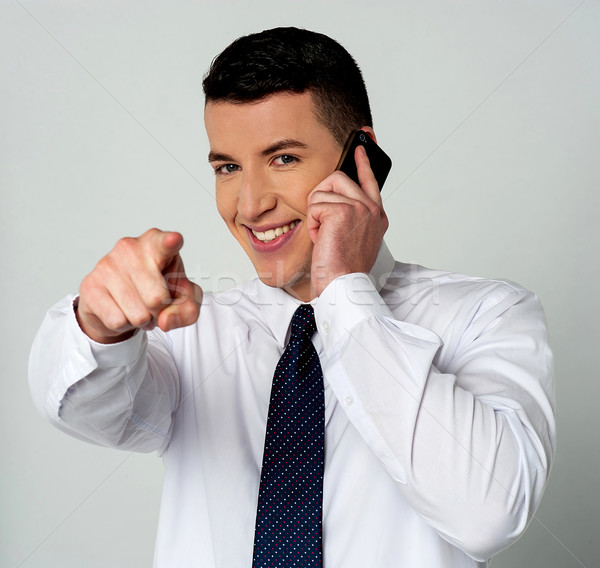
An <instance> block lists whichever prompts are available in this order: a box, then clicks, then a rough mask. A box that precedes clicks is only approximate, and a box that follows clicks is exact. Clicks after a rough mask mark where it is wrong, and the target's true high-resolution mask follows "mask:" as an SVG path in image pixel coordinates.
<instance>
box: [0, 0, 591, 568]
mask: <svg viewBox="0 0 600 568" xmlns="http://www.w3.org/2000/svg"><path fill="white" fill-rule="evenodd" d="M288 24H291V25H297V26H303V27H308V28H312V29H315V30H318V31H323V32H325V33H327V34H329V35H331V36H333V37H335V38H336V39H338V40H339V41H340V42H341V43H342V44H344V45H345V46H346V47H347V48H348V49H349V51H350V52H351V53H352V54H353V55H354V56H355V57H356V59H357V60H358V62H359V64H360V65H361V67H362V68H363V71H364V74H365V78H366V82H367V85H368V88H369V92H370V95H371V99H372V103H373V112H374V118H375V130H376V132H377V135H378V138H379V141H380V143H381V145H382V146H383V147H384V148H385V149H386V150H387V151H388V153H389V154H390V155H391V156H392V157H393V159H394V168H393V170H392V173H391V175H390V178H389V180H388V182H387V184H386V188H385V190H384V195H385V202H384V203H385V207H386V208H387V211H388V213H389V216H390V218H391V223H392V225H391V228H390V230H389V232H388V236H387V238H386V240H387V242H388V245H389V246H390V248H391V250H392V252H393V253H394V254H395V256H396V257H397V258H399V259H402V260H405V261H415V262H419V263H421V264H425V265H428V266H432V267H436V268H446V269H451V270H454V271H460V272H464V273H468V274H475V275H481V276H490V277H504V278H508V279H510V280H515V281H517V282H520V283H522V284H523V285H525V286H527V287H529V288H531V289H533V290H535V291H536V292H537V293H538V294H539V296H540V297H541V299H542V301H543V303H544V306H545V309H546V312H547V316H548V320H549V324H550V328H551V339H552V343H553V346H554V349H555V355H556V390H557V398H558V425H559V453H558V458H557V462H556V465H555V468H554V471H553V473H552V477H551V480H550V483H549V485H548V489H547V493H546V496H545V499H544V501H543V503H542V505H541V507H540V509H539V510H538V512H537V514H536V516H535V518H534V520H533V521H532V523H531V526H530V527H529V529H528V531H527V533H526V534H525V536H524V537H523V538H522V539H521V540H520V541H519V542H518V543H517V544H516V545H515V546H513V547H512V548H511V549H510V550H508V551H506V552H504V553H502V554H500V555H499V556H498V557H497V558H496V559H494V560H493V562H492V565H493V567H494V568H506V567H521V566H527V567H528V568H534V567H544V568H548V567H560V568H563V567H580V566H584V567H586V568H591V567H593V566H595V567H599V566H600V544H599V542H598V541H599V539H598V532H599V530H598V526H599V524H600V522H599V521H600V484H599V483H598V478H599V477H600V449H599V448H600V441H599V436H598V432H597V420H596V419H595V415H596V416H597V414H598V413H597V411H596V405H597V403H598V400H599V398H600V389H599V381H598V373H597V372H596V364H595V358H596V355H597V352H598V348H599V347H598V343H599V339H600V337H599V333H598V329H597V317H596V314H597V313H598V304H599V299H598V298H599V295H598V291H597V282H598V276H599V261H598V257H599V255H598V236H597V230H596V226H597V221H596V217H597V211H598V206H599V198H598V191H597V189H598V182H599V172H600V167H599V165H598V162H599V159H600V154H599V148H600V134H599V130H600V129H599V128H598V126H599V122H600V106H599V100H600V73H599V63H598V62H599V61H600V41H599V39H598V38H599V37H600V32H599V30H600V6H599V2H598V1H595V0H587V1H584V2H581V1H580V0H552V1H541V0H539V1H523V0H519V1H518V2H517V1H505V2H482V1H475V0H463V1H444V2H441V1H433V2H432V1H426V2H422V1H421V2H419V1H416V0H414V1H398V2H391V1H388V2H374V5H373V6H371V7H367V3H366V2H365V1H364V0H363V1H361V2H357V1H352V0H350V1H348V0H347V1H345V2H343V3H342V2H325V1H324V0H319V1H306V2H289V3H283V2H271V1H268V0H254V1H253V2H242V1H223V2H221V3H220V4H218V5H217V3H215V2H204V1H202V2H191V1H185V2H184V1H175V2H169V3H167V2H164V3H161V2H141V1H135V2H134V1H130V2H127V3H125V2H121V1H119V2H117V1H105V2H75V1H74V0H73V1H58V0H51V1H37V0H36V1H34V0H21V1H20V2H16V1H10V0H2V1H1V3H0V72H1V81H2V82H1V85H2V87H1V91H0V113H1V118H0V151H1V154H0V166H1V171H0V187H1V199H2V205H1V209H0V227H1V231H2V249H1V255H2V256H1V259H2V267H3V270H2V273H1V276H0V278H1V282H2V288H1V291H2V296H1V297H2V315H3V317H2V319H1V322H0V326H1V331H0V333H1V338H2V357H1V359H0V365H1V377H2V380H1V382H0V420H1V421H2V423H1V432H2V438H1V444H2V446H1V451H2V458H1V464H0V468H1V469H0V476H1V479H2V483H1V489H0V491H1V493H0V499H1V502H0V515H1V522H0V565H1V566H3V567H10V568H15V567H17V566H23V567H26V568H32V567H44V568H52V567H54V566H61V567H62V568H68V567H81V566H86V567H106V566H110V567H128V568H129V567H132V566H134V567H137V566H140V567H143V566H150V565H151V559H152V555H153V545H154V536H155V530H156V523H157V517H158V512H159V498H160V491H161V479H162V463H161V461H160V460H159V459H157V458H156V456H154V455H130V454H127V453H123V452H117V451H113V450H108V449H103V448H98V447H93V446H90V445H86V444H84V443H82V442H79V441H76V440H72V439H70V438H68V437H67V436H64V435H63V434H61V433H59V432H58V431H55V430H54V429H53V428H51V427H50V426H49V425H48V424H46V423H45V422H44V421H43V420H42V418H40V417H39V416H38V415H37V414H36V412H35V411H34V409H33V407H32V404H31V402H30V398H29V392H28V387H27V378H26V368H27V357H28V351H29V346H30V344H31V341H32V339H33V336H34V334H35V332H36V330H37V327H38V325H39V323H40V321H41V318H42V317H43V314H44V312H45V310H46V309H47V308H48V307H49V306H50V305H52V304H53V303H54V302H56V301H57V300H58V299H60V298H61V297H62V296H63V295H65V294H66V293H68V292H71V291H76V290H77V288H78V284H79V281H80V280H81V278H82V277H83V276H84V275H85V274H86V273H87V272H88V271H89V270H90V269H91V268H92V267H93V265H94V264H95V262H96V261H97V260H98V259H99V258H100V257H101V256H102V255H103V254H105V253H106V252H107V251H108V250H109V249H110V248H111V247H112V245H113V244H114V242H115V241H116V240H117V239H118V238H119V237H121V236H125V235H137V234H140V233H141V232H143V231H144V230H146V229H147V228H149V227H151V226H158V227H161V228H164V229H173V230H179V231H181V232H182V233H183V234H184V236H185V238H186V244H185V247H184V250H183V255H184V260H185V261H186V265H187V268H188V272H189V273H190V274H191V275H192V276H193V277H194V278H195V279H196V281H197V282H199V283H201V284H202V285H204V287H205V288H207V289H217V288H227V287H229V286H231V285H232V284H233V283H235V282H237V281H239V280H241V279H243V278H247V277H249V276H251V275H252V269H251V266H250V265H249V263H248V261H247V260H246V259H245V258H244V256H243V253H242V251H241V249H240V250H238V245H237V243H236V242H235V241H234V240H233V238H231V237H230V236H229V233H228V232H227V230H226V228H225V226H224V225H223V224H222V222H221V220H220V218H219V217H218V214H217V212H216V209H215V203H214V198H213V190H212V186H213V179H212V175H213V174H212V171H211V170H210V168H209V167H208V165H207V163H206V155H207V151H208V148H207V142H206V139H205V134H204V129H203V124H202V107H203V100H202V95H201V79H202V75H203V73H204V72H205V71H206V69H207V67H208V65H209V62H210V60H211V59H212V57H213V56H214V55H216V54H217V53H218V52H219V51H220V50H221V49H222V48H224V47H225V46H226V45H227V44H228V43H229V42H230V41H231V40H233V39H234V38H235V37H237V36H239V35H241V34H244V33H250V32H254V31H258V30H261V29H264V28H268V27H273V26H276V25H288ZM222 225H223V226H222Z"/></svg>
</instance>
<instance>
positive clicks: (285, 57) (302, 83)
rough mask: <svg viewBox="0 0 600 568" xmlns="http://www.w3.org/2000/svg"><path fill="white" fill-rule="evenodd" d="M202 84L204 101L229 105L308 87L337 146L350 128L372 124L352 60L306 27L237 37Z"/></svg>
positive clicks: (321, 35)
mask: <svg viewBox="0 0 600 568" xmlns="http://www.w3.org/2000/svg"><path fill="white" fill-rule="evenodd" d="M202 87H203V89H204V94H205V96H206V102H209V101H225V102H230V103H247V102H253V101H259V100H261V99H264V98H265V97H268V96H269V95H271V94H273V93H277V92H281V91H291V92H295V93H303V92H305V91H310V92H311V93H312V94H313V96H314V102H315V111H316V116H317V119H318V120H319V121H320V122H321V123H322V124H323V125H324V126H326V127H327V128H328V129H329V131H330V132H331V133H332V134H333V136H334V138H335V139H336V140H337V141H338V142H339V143H340V145H343V144H344V142H345V141H346V137H347V136H348V134H349V133H350V131H351V130H354V129H357V128H360V127H361V126H372V125H373V119H372V117H371V109H370V106H369V98H368V96H367V90H366V87H365V83H364V80H363V78H362V74H361V72H360V69H359V68H358V65H357V64H356V61H354V59H353V58H352V56H351V55H350V54H349V53H348V52H347V51H346V50H345V49H344V48H343V47H342V46H341V45H340V44H339V43H337V42H336V41H334V40H333V39H331V38H330V37H328V36H326V35H324V34H320V33H316V32H311V31H308V30H303V29H298V28H274V29H271V30H265V31H263V32H260V33H256V34H252V35H248V36H243V37H240V38H238V39H236V40H235V41H234V42H233V43H232V44H231V45H229V46H228V47H227V48H225V50H224V51H223V52H222V53H221V54H219V55H218V56H217V57H215V59H214V60H213V62H212V64H211V66H210V69H209V71H208V73H207V74H206V75H205V77H204V81H203V83H202Z"/></svg>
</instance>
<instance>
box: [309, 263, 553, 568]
mask: <svg viewBox="0 0 600 568" xmlns="http://www.w3.org/2000/svg"><path fill="white" fill-rule="evenodd" d="M315 314H316V321H317V328H318V330H319V333H320V334H321V336H322V337H323V343H324V349H325V353H326V360H325V362H324V369H323V372H324V375H325V377H326V379H327V381H328V382H329V384H330V385H331V388H332V390H333V391H334V393H335V395H336V397H337V398H338V400H339V401H340V404H341V405H342V406H343V407H344V409H345V411H346V413H347V415H348V417H349V420H350V421H351V422H352V424H353V425H354V426H355V427H356V429H357V430H358V431H359V433H360V434H361V436H362V438H363V439H364V440H365V442H366V443H367V444H368V445H369V447H370V448H371V449H372V451H373V452H374V453H375V455H376V456H377V457H378V458H379V459H380V460H381V462H382V464H383V465H384V467H385V468H386V470H387V472H388V473H389V475H390V476H391V477H392V479H393V480H394V481H395V482H396V483H397V485H398V488H399V490H400V491H402V493H403V495H404V496H405V498H406V499H407V501H408V502H409V503H410V504H411V506H412V507H413V508H414V509H415V510H416V511H417V512H418V513H419V514H420V515H421V516H422V517H423V518H424V519H425V520H426V521H427V522H428V523H429V524H430V525H431V526H432V527H433V528H434V529H435V530H436V531H437V532H438V533H439V534H440V535H441V536H442V537H443V538H445V539H446V540H448V541H449V542H451V543H452V544H454V545H456V546H457V547H459V548H461V549H462V550H463V551H465V552H466V553H467V554H469V555H470V556H471V557H473V558H474V559H476V560H479V561H483V560H486V559H488V558H490V557H491V556H493V555H494V554H496V553H497V552H499V551H500V550H502V549H503V548H505V547H506V546H508V545H509V544H511V543H512V542H513V541H514V540H516V539H517V538H518V537H519V536H520V534H522V532H523V531H524V530H525V527H526V525H527V524H528V522H529V520H530V519H531V516H532V515H533V513H534V512H535V509H536V508H537V506H538V504H539V502H540V499H541V496H542V493H543V489H544V486H545V483H546V481H547V478H548V474H549V470H550V467H551V461H552V459H553V456H554V451H555V421H554V413H553V404H554V402H553V397H554V394H553V386H552V356H551V353H550V350H549V348H548V343H547V339H546V324H545V319H544V315H543V311H542V308H541V306H540V303H539V301H538V300H537V298H536V297H535V296H534V295H533V294H531V293H529V292H527V291H525V290H522V289H516V288H511V287H509V286H506V292H505V293H502V294H501V295H497V296H494V299H493V301H492V300H489V299H487V300H486V299H484V300H482V301H481V306H480V308H479V310H478V311H477V313H476V315H475V316H474V317H472V318H471V319H470V320H469V321H466V322H464V326H462V327H463V328H462V329H461V337H460V338H458V341H456V345H457V347H456V349H455V352H454V353H452V354H450V355H448V354H447V355H446V356H445V357H444V358H443V368H439V367H440V366H441V364H440V361H442V358H441V357H439V354H440V352H441V350H442V348H443V341H442V339H441V338H440V337H439V336H438V335H437V334H436V333H434V332H433V331H431V330H430V329H426V328H425V327H421V326H419V325H415V324H413V323H407V322H403V321H398V320H396V319H394V316H393V314H392V312H391V311H390V309H389V308H388V307H387V306H386V305H385V303H384V302H383V300H382V298H381V296H380V295H379V293H378V292H377V290H376V289H375V288H374V287H373V285H372V283H371V281H370V280H369V278H368V277H367V276H366V275H362V274H353V275H347V276H344V277H341V278H338V279H337V280H335V281H334V282H333V283H332V284H330V286H329V287H328V288H327V289H326V290H325V291H324V292H323V294H322V295H321V297H320V298H319V300H318V302H317V305H316V308H315ZM454 323H455V325H456V329H460V328H461V322H454Z"/></svg>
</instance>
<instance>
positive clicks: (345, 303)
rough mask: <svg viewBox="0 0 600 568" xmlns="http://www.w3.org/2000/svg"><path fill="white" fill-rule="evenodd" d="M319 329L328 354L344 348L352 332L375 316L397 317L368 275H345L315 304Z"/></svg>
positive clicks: (331, 285)
mask: <svg viewBox="0 0 600 568" xmlns="http://www.w3.org/2000/svg"><path fill="white" fill-rule="evenodd" d="M314 308H315V321H316V324H317V330H318V331H319V334H320V335H321V337H322V338H323V346H324V348H325V352H326V353H327V354H329V355H330V354H331V353H332V352H333V351H335V350H338V349H341V348H342V347H343V344H344V342H345V341H347V339H348V332H349V331H350V330H351V329H352V328H354V327H355V326H356V325H358V324H359V323H360V322H362V321H364V320H366V319H368V318H371V317H388V318H393V315H392V312H391V311H390V309H389V308H388V307H387V306H386V304H385V302H384V301H383V299H382V297H381V296H380V295H379V292H378V291H377V289H376V288H375V286H374V285H373V282H371V279H370V278H369V276H368V275H367V274H364V273H362V272H357V273H352V274H345V275H343V276H339V277H338V278H336V279H335V280H333V281H332V282H331V283H330V284H329V285H328V286H327V288H325V290H323V292H322V293H321V295H320V296H319V298H318V300H317V302H316V304H315V307H314Z"/></svg>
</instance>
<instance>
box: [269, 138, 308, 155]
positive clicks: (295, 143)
mask: <svg viewBox="0 0 600 568" xmlns="http://www.w3.org/2000/svg"><path fill="white" fill-rule="evenodd" d="M290 148H308V144H305V143H304V142H300V140H294V139H293V138H284V139H283V140H278V141H277V142H275V143H274V144H271V145H270V146H269V147H267V148H265V149H264V150H263V151H262V152H261V154H262V155H263V156H268V155H269V154H274V153H275V152H280V151H281V150H289V149H290Z"/></svg>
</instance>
